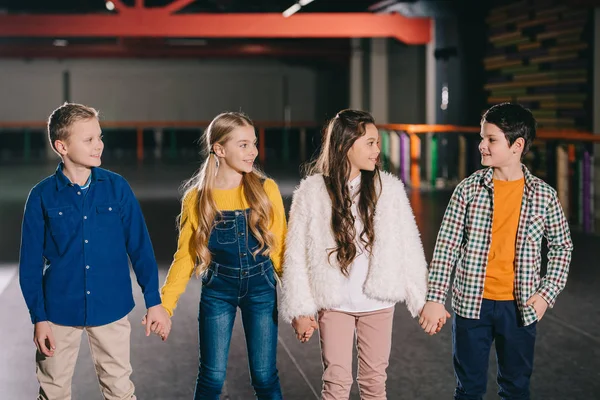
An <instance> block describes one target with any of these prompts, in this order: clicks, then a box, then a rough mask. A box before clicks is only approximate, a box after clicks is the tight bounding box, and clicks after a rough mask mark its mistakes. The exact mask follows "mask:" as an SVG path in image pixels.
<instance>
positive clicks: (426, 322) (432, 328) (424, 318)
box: [419, 301, 450, 335]
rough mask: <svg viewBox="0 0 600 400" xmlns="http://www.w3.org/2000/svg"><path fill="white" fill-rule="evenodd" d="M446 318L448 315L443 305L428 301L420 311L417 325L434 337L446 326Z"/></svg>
mask: <svg viewBox="0 0 600 400" xmlns="http://www.w3.org/2000/svg"><path fill="white" fill-rule="evenodd" d="M448 318H450V314H449V313H448V311H446V308H445V307H444V305H443V304H441V303H437V302H435V301H428V302H427V303H425V306H424V307H423V310H421V314H420V318H419V324H420V325H421V328H423V330H424V331H425V333H427V334H429V335H435V334H436V333H438V332H439V331H440V330H441V329H442V327H443V326H444V324H446V320H447V319H448Z"/></svg>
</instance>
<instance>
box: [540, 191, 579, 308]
mask: <svg viewBox="0 0 600 400" xmlns="http://www.w3.org/2000/svg"><path fill="white" fill-rule="evenodd" d="M544 235H545V236H546V240H547V241H548V267H547V270H546V275H545V276H544V278H543V279H542V282H541V285H540V287H539V289H538V291H537V294H538V295H539V296H541V297H542V298H543V299H544V300H545V301H546V303H548V305H549V306H550V307H553V306H554V303H555V301H556V297H557V296H558V294H559V293H560V292H561V291H562V290H563V289H564V288H565V285H566V284H567V275H568V274H569V264H570V263H571V252H572V251H573V243H572V242H571V233H570V230H569V223H568V222H567V219H566V217H565V214H564V212H563V209H562V206H561V205H560V202H559V201H558V198H557V197H556V194H554V195H553V196H552V199H551V201H550V205H549V207H548V212H547V215H546V219H545V222H544Z"/></svg>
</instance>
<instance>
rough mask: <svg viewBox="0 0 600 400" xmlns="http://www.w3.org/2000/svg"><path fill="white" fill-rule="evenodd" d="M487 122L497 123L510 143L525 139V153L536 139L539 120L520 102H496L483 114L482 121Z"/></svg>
mask: <svg viewBox="0 0 600 400" xmlns="http://www.w3.org/2000/svg"><path fill="white" fill-rule="evenodd" d="M484 122H487V123H489V124H494V125H496V126H497V127H498V128H499V129H500V130H501V131H502V132H503V133H504V136H505V137H506V140H508V143H509V145H511V146H512V144H513V143H514V142H515V141H516V140H517V139H518V138H523V139H524V140H525V146H524V147H523V155H525V154H526V153H527V152H528V151H529V148H530V147H531V144H532V143H533V141H534V140H535V131H536V126H537V122H536V121H535V117H534V116H533V114H532V113H531V111H529V110H528V109H527V108H525V107H523V106H522V105H520V104H513V103H502V104H496V105H495V106H493V107H491V108H490V109H489V110H487V111H486V112H485V114H483V117H482V118H481V123H482V124H483V123H484Z"/></svg>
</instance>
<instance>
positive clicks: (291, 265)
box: [281, 189, 317, 322]
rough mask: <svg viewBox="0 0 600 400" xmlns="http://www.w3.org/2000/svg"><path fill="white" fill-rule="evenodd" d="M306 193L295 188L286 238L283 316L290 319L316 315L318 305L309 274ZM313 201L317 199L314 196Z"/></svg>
mask: <svg viewBox="0 0 600 400" xmlns="http://www.w3.org/2000/svg"><path fill="white" fill-rule="evenodd" d="M305 196H306V195H305V194H304V193H302V192H301V191H300V189H299V190H297V191H296V193H295V194H294V197H293V200H292V206H291V209H290V219H289V227H288V233H287V235H286V239H285V256H284V264H283V276H282V290H281V294H282V298H281V315H282V318H283V319H284V320H285V321H287V322H291V321H292V320H293V319H294V318H296V317H300V316H311V315H312V316H314V315H315V313H316V312H317V306H316V304H315V301H314V299H313V296H312V290H311V288H310V282H309V277H308V271H307V267H308V260H307V257H306V252H307V246H308V244H307V240H306V238H307V235H308V229H309V226H308V220H307V213H308V204H307V200H308V199H305V198H304V197H305ZM312 201H316V200H315V199H312Z"/></svg>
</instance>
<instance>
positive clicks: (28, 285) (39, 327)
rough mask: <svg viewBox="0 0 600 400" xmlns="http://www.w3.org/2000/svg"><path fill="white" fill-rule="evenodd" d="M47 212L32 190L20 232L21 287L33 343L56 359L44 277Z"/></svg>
mask: <svg viewBox="0 0 600 400" xmlns="http://www.w3.org/2000/svg"><path fill="white" fill-rule="evenodd" d="M44 234H45V223H44V212H43V210H42V199H41V198H40V197H39V195H37V194H35V193H33V191H31V192H30V193H29V197H28V198H27V203H26V204H25V213H24V215H23V227H22V230H21V255H20V261H19V284H20V286H21V291H22V292H23V297H24V298H25V303H26V304H27V308H28V309H29V315H30V317H31V322H33V324H34V330H33V343H34V344H35V346H36V347H37V349H38V351H39V352H40V353H42V354H44V355H45V356H47V357H52V356H54V350H55V348H56V347H55V346H56V344H55V341H54V335H53V333H52V328H51V327H50V325H49V324H48V318H47V317H46V306H45V302H44V290H43V287H42V278H43V275H44V264H45V263H44V256H43V253H44Z"/></svg>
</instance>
